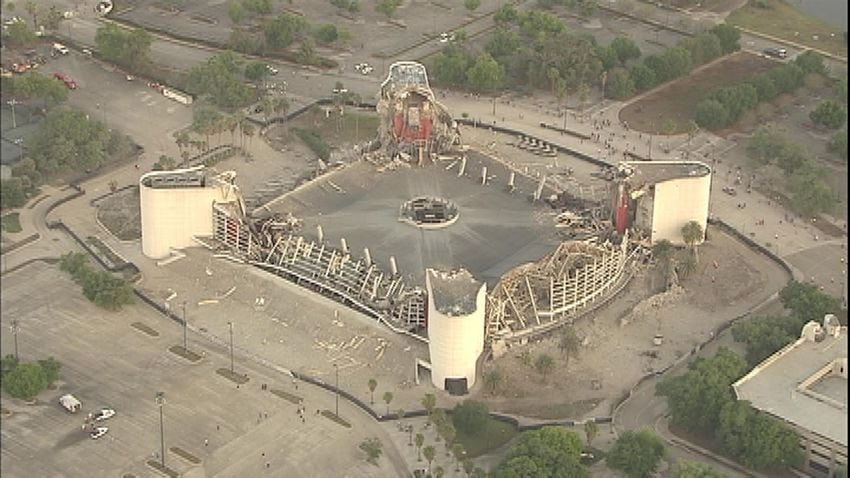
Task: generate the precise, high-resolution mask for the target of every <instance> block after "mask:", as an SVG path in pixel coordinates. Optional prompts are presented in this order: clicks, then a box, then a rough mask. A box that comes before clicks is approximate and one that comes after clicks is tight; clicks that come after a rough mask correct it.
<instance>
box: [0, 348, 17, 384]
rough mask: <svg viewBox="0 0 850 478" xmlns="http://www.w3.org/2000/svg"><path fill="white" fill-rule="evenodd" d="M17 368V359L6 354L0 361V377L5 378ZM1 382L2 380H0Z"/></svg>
mask: <svg viewBox="0 0 850 478" xmlns="http://www.w3.org/2000/svg"><path fill="white" fill-rule="evenodd" d="M17 366H18V359H17V358H15V356H14V355H12V354H8V355H6V356H5V357H3V358H2V359H0V377H5V376H6V374H7V373H9V372H11V371H12V370H15V367H17ZM0 382H2V380H0Z"/></svg>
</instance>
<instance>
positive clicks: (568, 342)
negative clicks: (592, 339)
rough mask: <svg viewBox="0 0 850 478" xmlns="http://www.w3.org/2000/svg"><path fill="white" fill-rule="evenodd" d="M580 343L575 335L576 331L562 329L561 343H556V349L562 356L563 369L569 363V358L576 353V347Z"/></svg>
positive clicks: (569, 328) (570, 328)
mask: <svg viewBox="0 0 850 478" xmlns="http://www.w3.org/2000/svg"><path fill="white" fill-rule="evenodd" d="M580 344H581V341H579V339H578V335H576V331H575V330H574V329H573V328H572V327H568V328H566V329H563V331H562V332H561V341H560V342H558V349H559V350H560V351H561V353H562V354H563V355H564V368H566V367H567V366H568V365H569V363H570V357H571V356H572V355H575V354H576V353H578V347H579V345H580Z"/></svg>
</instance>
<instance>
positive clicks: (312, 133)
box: [292, 128, 331, 161]
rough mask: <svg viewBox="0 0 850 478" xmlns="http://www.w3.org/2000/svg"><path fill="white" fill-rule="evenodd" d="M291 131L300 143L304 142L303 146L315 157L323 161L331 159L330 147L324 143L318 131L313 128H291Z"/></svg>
mask: <svg viewBox="0 0 850 478" xmlns="http://www.w3.org/2000/svg"><path fill="white" fill-rule="evenodd" d="M292 131H293V132H294V133H295V135H296V136H298V137H299V138H300V139H301V141H303V142H304V144H306V145H307V147H308V148H310V151H312V152H313V153H315V155H316V156H318V157H319V158H321V159H323V160H325V161H327V159H328V158H330V157H331V147H330V145H329V144H328V143H326V142H325V140H324V139H323V138H322V135H321V133H319V131H317V130H315V129H313V128H309V129H302V128H292Z"/></svg>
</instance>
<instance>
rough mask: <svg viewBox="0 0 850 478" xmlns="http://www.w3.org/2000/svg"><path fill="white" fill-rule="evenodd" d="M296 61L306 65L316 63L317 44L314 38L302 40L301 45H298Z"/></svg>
mask: <svg viewBox="0 0 850 478" xmlns="http://www.w3.org/2000/svg"><path fill="white" fill-rule="evenodd" d="M295 59H296V61H298V63H301V64H304V65H313V64H315V63H316V45H315V43H314V42H313V39H312V38H305V39H303V40H301V46H299V47H298V53H296V55H295Z"/></svg>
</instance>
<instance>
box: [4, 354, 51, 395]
mask: <svg viewBox="0 0 850 478" xmlns="http://www.w3.org/2000/svg"><path fill="white" fill-rule="evenodd" d="M47 384H48V382H47V377H46V376H45V374H44V369H42V368H41V367H40V366H39V365H38V364H34V363H21V364H18V366H17V367H15V368H14V369H13V370H12V371H10V372H9V373H7V374H6V375H5V376H4V377H3V389H4V390H6V393H8V394H9V395H11V396H13V397H15V398H20V399H23V400H32V399H33V398H35V396H36V395H38V394H39V393H40V392H41V391H42V390H44V389H45V388H46V387H47Z"/></svg>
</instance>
